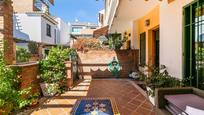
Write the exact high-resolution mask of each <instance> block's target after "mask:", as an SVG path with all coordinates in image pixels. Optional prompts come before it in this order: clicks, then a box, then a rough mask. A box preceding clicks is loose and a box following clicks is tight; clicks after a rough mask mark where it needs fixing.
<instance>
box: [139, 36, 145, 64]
mask: <svg viewBox="0 0 204 115" xmlns="http://www.w3.org/2000/svg"><path fill="white" fill-rule="evenodd" d="M140 65H142V66H144V65H146V33H142V34H140Z"/></svg>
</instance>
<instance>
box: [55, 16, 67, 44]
mask: <svg viewBox="0 0 204 115" xmlns="http://www.w3.org/2000/svg"><path fill="white" fill-rule="evenodd" d="M56 21H57V22H58V26H57V28H58V35H57V39H58V44H62V45H69V42H70V34H69V33H70V32H69V26H68V24H67V23H65V22H64V21H63V20H62V19H60V18H56Z"/></svg>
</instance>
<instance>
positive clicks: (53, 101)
mask: <svg viewBox="0 0 204 115" xmlns="http://www.w3.org/2000/svg"><path fill="white" fill-rule="evenodd" d="M84 97H112V98H114V99H115V100H116V104H117V106H118V109H119V111H120V112H121V115H148V114H151V115H153V114H155V112H154V109H153V108H154V107H153V106H152V105H151V104H150V102H149V101H148V100H147V99H146V98H145V97H144V96H143V95H142V94H141V93H140V92H139V91H138V90H137V88H135V87H134V86H133V85H132V83H131V82H129V81H128V80H126V79H124V80H118V79H116V80H115V79H107V80H106V79H100V80H85V81H83V82H81V83H79V85H77V86H75V87H74V88H72V89H71V90H70V91H67V92H65V93H64V94H62V95H61V96H56V97H53V98H50V99H49V101H47V102H45V103H44V104H43V105H42V106H40V108H42V110H38V111H34V112H33V113H32V115H41V114H42V115H44V114H45V115H46V114H49V115H70V112H71V111H72V108H73V106H74V105H75V103H76V101H77V100H78V99H80V98H84Z"/></svg>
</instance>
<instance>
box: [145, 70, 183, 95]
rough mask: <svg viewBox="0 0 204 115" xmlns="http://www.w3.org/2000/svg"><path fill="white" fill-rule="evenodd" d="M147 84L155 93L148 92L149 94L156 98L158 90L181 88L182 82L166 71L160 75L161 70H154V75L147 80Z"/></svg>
mask: <svg viewBox="0 0 204 115" xmlns="http://www.w3.org/2000/svg"><path fill="white" fill-rule="evenodd" d="M145 84H146V86H148V87H150V88H151V89H152V90H153V92H148V94H149V95H151V96H154V90H155V89H156V88H168V87H181V86H182V81H181V80H179V79H177V78H175V77H173V76H170V75H169V74H168V72H166V71H164V72H162V73H160V69H159V68H154V69H153V71H152V75H151V76H150V77H147V78H146V80H145Z"/></svg>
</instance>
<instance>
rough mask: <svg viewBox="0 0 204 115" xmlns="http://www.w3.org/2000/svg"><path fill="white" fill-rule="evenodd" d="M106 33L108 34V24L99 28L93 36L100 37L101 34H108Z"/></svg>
mask: <svg viewBox="0 0 204 115" xmlns="http://www.w3.org/2000/svg"><path fill="white" fill-rule="evenodd" d="M106 35H108V26H104V27H102V28H99V29H97V30H95V31H94V32H93V36H94V37H95V38H98V37H100V36H106Z"/></svg>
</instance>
